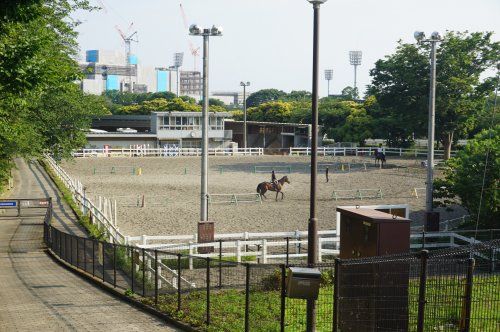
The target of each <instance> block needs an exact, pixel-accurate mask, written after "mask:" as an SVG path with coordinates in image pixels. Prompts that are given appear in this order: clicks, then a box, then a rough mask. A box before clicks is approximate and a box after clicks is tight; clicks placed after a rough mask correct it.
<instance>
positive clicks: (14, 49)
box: [0, 0, 103, 178]
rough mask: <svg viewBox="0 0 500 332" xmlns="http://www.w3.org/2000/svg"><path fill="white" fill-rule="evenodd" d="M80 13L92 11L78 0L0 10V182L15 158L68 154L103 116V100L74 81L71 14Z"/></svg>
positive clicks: (41, 0)
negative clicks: (94, 119)
mask: <svg viewBox="0 0 500 332" xmlns="http://www.w3.org/2000/svg"><path fill="white" fill-rule="evenodd" d="M80 9H81V10H90V9H92V8H91V7H90V6H89V5H88V2H87V1H80V0H75V1H70V0H31V1H30V0H25V1H20V0H19V1H15V0H13V1H7V2H5V3H2V6H0V17H2V19H1V20H0V160H1V161H2V162H0V178H4V177H5V174H7V172H8V170H9V169H10V167H11V166H12V162H11V160H12V158H14V157H16V156H21V157H33V156H35V157H36V156H39V155H41V154H42V153H43V152H46V151H50V149H54V150H52V151H51V152H54V153H55V154H56V156H64V155H68V154H69V152H70V151H71V150H72V149H73V148H75V147H80V146H82V144H84V140H83V139H81V138H82V135H83V134H82V132H83V131H84V130H85V129H87V128H88V126H89V125H90V121H89V118H90V116H92V115H93V114H95V115H99V114H102V111H103V109H102V107H101V106H102V105H103V103H102V100H101V99H96V98H93V97H87V96H85V95H83V94H82V93H81V92H79V91H78V89H77V86H76V85H75V83H74V82H75V81H78V80H79V79H81V77H82V74H81V72H80V69H79V67H78V64H77V63H76V61H75V60H74V59H75V58H76V55H77V53H78V48H77V42H76V36H77V34H76V32H75V27H76V25H77V24H78V22H77V21H74V20H72V19H71V18H70V17H69V15H70V13H71V12H72V11H74V10H80ZM54 112H56V114H54ZM73 139H74V140H73ZM68 140H73V141H71V142H68Z"/></svg>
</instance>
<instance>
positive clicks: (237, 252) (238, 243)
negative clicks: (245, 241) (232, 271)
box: [236, 240, 241, 263]
mask: <svg viewBox="0 0 500 332" xmlns="http://www.w3.org/2000/svg"><path fill="white" fill-rule="evenodd" d="M236 261H237V262H238V263H241V245H240V240H237V241H236Z"/></svg>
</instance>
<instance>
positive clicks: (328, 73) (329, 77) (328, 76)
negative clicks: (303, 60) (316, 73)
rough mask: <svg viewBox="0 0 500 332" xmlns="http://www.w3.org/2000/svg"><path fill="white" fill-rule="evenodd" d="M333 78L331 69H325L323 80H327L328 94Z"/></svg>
mask: <svg viewBox="0 0 500 332" xmlns="http://www.w3.org/2000/svg"><path fill="white" fill-rule="evenodd" d="M332 78H333V69H325V80H326V81H327V82H328V94H327V96H330V81H331V80H332Z"/></svg>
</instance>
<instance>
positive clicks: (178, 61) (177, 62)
mask: <svg viewBox="0 0 500 332" xmlns="http://www.w3.org/2000/svg"><path fill="white" fill-rule="evenodd" d="M183 60H184V53H181V52H178V53H174V67H175V73H176V75H175V76H176V83H177V97H179V94H180V90H179V87H180V78H179V68H180V67H182V62H183Z"/></svg>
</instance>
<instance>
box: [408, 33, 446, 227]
mask: <svg viewBox="0 0 500 332" xmlns="http://www.w3.org/2000/svg"><path fill="white" fill-rule="evenodd" d="M414 37H415V39H416V40H417V42H418V43H430V45H431V54H430V65H431V69H430V83H429V120H428V121H429V124H428V127H427V141H428V142H427V182H426V185H425V212H426V225H425V229H426V230H429V228H430V230H436V229H435V228H436V226H437V228H438V229H437V230H439V214H437V213H434V212H433V209H432V182H433V180H434V127H435V117H436V46H437V43H438V42H440V41H441V40H442V38H441V36H440V35H439V32H437V31H434V32H433V33H432V34H431V37H430V38H427V39H426V38H425V34H424V33H423V32H421V31H416V32H415V33H414Z"/></svg>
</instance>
